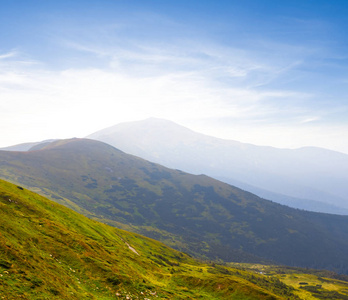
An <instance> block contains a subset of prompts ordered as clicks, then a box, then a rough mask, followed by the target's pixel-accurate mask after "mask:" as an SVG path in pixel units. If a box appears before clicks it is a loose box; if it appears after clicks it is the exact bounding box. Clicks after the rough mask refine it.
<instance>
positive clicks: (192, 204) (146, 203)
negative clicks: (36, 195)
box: [0, 140, 348, 272]
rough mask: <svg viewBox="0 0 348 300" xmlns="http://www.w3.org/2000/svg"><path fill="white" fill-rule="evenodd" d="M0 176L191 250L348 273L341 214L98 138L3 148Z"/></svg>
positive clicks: (347, 236) (346, 229)
mask: <svg viewBox="0 0 348 300" xmlns="http://www.w3.org/2000/svg"><path fill="white" fill-rule="evenodd" d="M0 175H1V177H2V178H6V179H9V180H11V181H13V182H17V183H20V184H23V185H25V186H27V187H30V188H31V189H32V188H35V189H36V191H38V192H41V193H43V194H46V195H47V196H49V197H50V198H51V199H54V200H55V201H57V202H60V203H62V204H64V205H66V206H68V207H70V208H73V209H74V210H76V211H78V212H80V213H83V214H85V215H87V216H89V217H91V218H95V219H99V220H102V221H104V222H109V223H110V224H112V225H116V226H123V225H120V224H121V223H122V224H128V225H129V226H131V227H128V228H132V230H134V231H137V232H138V233H141V234H144V235H147V236H150V237H153V238H156V239H159V240H162V241H164V242H166V244H167V245H170V246H173V247H176V248H177V249H180V250H183V251H185V252H189V253H191V254H196V255H197V254H198V255H200V256H202V257H208V258H211V259H215V258H220V259H223V260H225V261H236V260H239V261H243V260H244V261H251V260H252V259H255V260H256V259H257V258H254V257H252V256H250V255H246V254H245V252H249V253H252V254H254V255H258V256H262V257H264V258H266V259H270V260H274V261H276V262H278V263H283V264H288V265H298V266H307V267H316V268H332V269H335V270H339V271H342V272H347V271H348V253H347V251H346V249H347V248H348V217H343V216H333V215H325V214H316V213H309V212H303V211H299V210H295V209H290V208H287V207H284V206H281V205H278V204H275V203H272V202H270V201H266V200H263V199H260V198H258V197H256V196H254V195H252V194H250V193H247V192H244V191H242V190H239V189H237V188H234V187H232V186H229V185H227V184H223V183H221V182H219V181H216V180H213V179H211V178H209V177H207V176H193V175H190V174H187V173H183V172H180V171H177V170H171V169H167V168H164V167H162V166H160V165H157V164H152V163H149V162H147V161H144V160H142V159H139V158H136V157H134V156H130V155H127V154H125V153H123V152H121V151H118V150H116V149H115V148H113V147H111V146H108V145H106V144H103V143H100V142H96V141H88V140H63V141H59V142H56V143H53V144H52V145H49V146H48V147H46V148H45V149H43V150H41V151H32V152H25V153H19V152H18V153H16V152H4V151H3V152H0ZM68 199H70V200H68ZM124 228H127V227H124ZM241 250H242V251H241Z"/></svg>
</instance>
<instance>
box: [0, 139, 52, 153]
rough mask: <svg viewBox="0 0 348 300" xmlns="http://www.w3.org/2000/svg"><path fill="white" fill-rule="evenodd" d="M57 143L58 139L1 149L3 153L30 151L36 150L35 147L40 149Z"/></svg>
mask: <svg viewBox="0 0 348 300" xmlns="http://www.w3.org/2000/svg"><path fill="white" fill-rule="evenodd" d="M54 141H56V139H50V140H44V141H41V142H32V143H23V144H18V145H14V146H9V147H3V148H0V150H2V151H30V150H32V149H33V148H34V149H35V147H40V145H41V146H42V145H46V144H49V143H52V142H54Z"/></svg>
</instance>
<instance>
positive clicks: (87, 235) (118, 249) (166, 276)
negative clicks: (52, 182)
mask: <svg viewBox="0 0 348 300" xmlns="http://www.w3.org/2000/svg"><path fill="white" fill-rule="evenodd" d="M251 275H252V273H250V272H242V271H237V270H236V269H233V268H227V267H224V268H223V267H218V266H211V265H210V266H208V265H206V264H203V263H199V262H197V261H195V260H193V259H192V258H190V257H188V256H187V255H184V254H182V253H180V252H177V251H175V250H172V249H170V248H168V247H166V246H164V245H163V244H161V243H159V242H156V241H154V240H150V239H148V238H144V237H141V236H139V235H136V234H132V233H128V232H125V231H122V230H119V229H116V228H113V227H110V226H107V225H105V224H101V223H98V222H95V221H92V220H90V219H87V218H86V217H83V216H81V215H79V214H77V213H75V212H73V211H71V210H69V209H67V208H65V207H63V206H61V205H58V204H56V203H54V202H52V201H49V200H47V199H45V198H43V197H42V196H39V195H37V194H35V193H32V192H29V191H27V190H25V189H23V188H22V187H20V186H15V185H13V184H10V183H8V182H4V181H2V180H0V295H1V296H2V298H3V299H115V298H117V299H199V298H203V299H227V298H228V299H285V298H286V299H297V297H296V296H294V295H293V293H292V291H293V290H294V289H293V288H289V287H288V286H286V285H285V284H283V285H279V284H278V287H272V285H273V284H274V283H277V282H279V280H278V281H276V280H272V279H271V278H270V279H267V278H262V276H260V275H255V276H254V275H253V276H251ZM249 277H250V278H251V277H253V282H257V283H258V282H259V285H260V286H257V285H256V284H255V283H252V282H250V281H248V280H247V278H249ZM267 289H270V290H272V291H268V290H267ZM277 294H278V296H277ZM283 297H284V298H283Z"/></svg>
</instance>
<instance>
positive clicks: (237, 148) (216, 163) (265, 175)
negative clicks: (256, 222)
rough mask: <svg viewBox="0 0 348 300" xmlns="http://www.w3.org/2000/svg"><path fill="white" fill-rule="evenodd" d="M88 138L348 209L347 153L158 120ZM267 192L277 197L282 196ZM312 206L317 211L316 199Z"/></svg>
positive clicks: (178, 166)
mask: <svg viewBox="0 0 348 300" xmlns="http://www.w3.org/2000/svg"><path fill="white" fill-rule="evenodd" d="M88 138H91V139H95V140H99V141H102V142H106V143H108V144H110V145H112V146H114V147H116V148H118V149H120V150H122V151H125V152H126V153H130V154H133V155H137V156H139V157H142V158H145V159H147V160H150V161H153V162H156V163H160V164H162V165H165V166H167V167H170V168H175V169H180V170H183V171H186V172H190V173H194V174H202V173H203V174H207V175H209V176H212V177H214V178H217V179H221V180H224V181H225V182H227V183H229V184H233V185H235V184H237V183H238V182H241V183H244V184H248V185H249V186H254V187H255V189H254V191H257V189H260V188H261V189H263V190H267V191H270V192H272V193H277V194H283V195H285V196H290V197H293V198H299V199H302V201H305V199H308V200H314V201H321V202H324V203H326V204H330V205H333V206H334V207H332V208H330V207H329V208H328V209H327V208H326V207H323V209H324V210H325V211H324V212H337V211H338V210H337V207H341V208H345V209H348V197H347V195H348V184H347V182H348V155H346V154H342V153H338V152H334V151H329V150H326V149H321V148H310V147H307V148H302V149H296V150H290V149H277V148H272V147H261V146H255V145H251V144H245V143H240V142H236V141H229V140H222V139H218V138H213V137H209V136H206V135H203V134H199V133H196V132H193V131H191V130H189V129H187V128H185V127H182V126H179V125H177V124H175V123H173V122H170V121H166V120H161V119H154V118H152V119H147V120H144V121H139V122H130V123H122V124H118V125H116V126H113V127H110V128H107V129H104V130H101V131H98V132H96V133H94V134H91V135H89V136H88ZM240 187H242V186H240ZM260 196H261V194H260ZM268 196H270V197H272V198H270V200H273V201H276V202H277V201H278V197H277V196H275V197H273V195H272V194H271V193H269V194H268ZM308 204H309V205H311V203H308ZM335 206H336V207H335ZM310 207H311V209H313V210H316V209H317V206H316V205H315V203H314V206H310ZM326 209H327V210H326Z"/></svg>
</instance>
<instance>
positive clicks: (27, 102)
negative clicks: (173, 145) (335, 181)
mask: <svg viewBox="0 0 348 300" xmlns="http://www.w3.org/2000/svg"><path fill="white" fill-rule="evenodd" d="M0 8H1V9H0V41H1V43H0V130H1V133H2V134H1V138H0V146H7V145H12V144H16V143H21V142H29V141H38V140H43V139H48V138H69V137H73V136H78V137H83V136H85V135H88V134H89V133H91V132H94V131H96V130H99V129H102V128H104V127H107V126H111V125H114V124H117V123H120V122H125V121H135V120H140V119H144V118H148V117H160V118H165V119H169V120H172V121H175V122H177V123H180V124H182V125H184V126H187V127H189V128H191V129H194V130H196V131H199V132H202V133H206V134H209V135H214V136H218V137H221V138H227V139H234V140H239V141H242V142H249V143H253V144H258V145H271V146H275V147H285V148H298V147H302V146H319V147H325V148H329V149H333V150H337V151H341V152H345V153H348V99H347V95H348V38H347V35H346V32H345V28H346V27H347V23H348V19H347V15H348V2H347V1H334V0H333V1H320V0H319V1H318V0H317V1H305V0H302V1H293V0H292V1H285V0H284V1H266V0H258V1H248V0H243V1H241V0H240V1H232V0H231V1H194V0H191V1H147V0H143V1H131V0H128V1H117V0H108V1H106V0H104V1H103V0H100V1H65V0H60V1H50V0H46V1H43V0H42V1H35V0H33V1H16V0H14V1H2V3H1V4H0Z"/></svg>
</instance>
